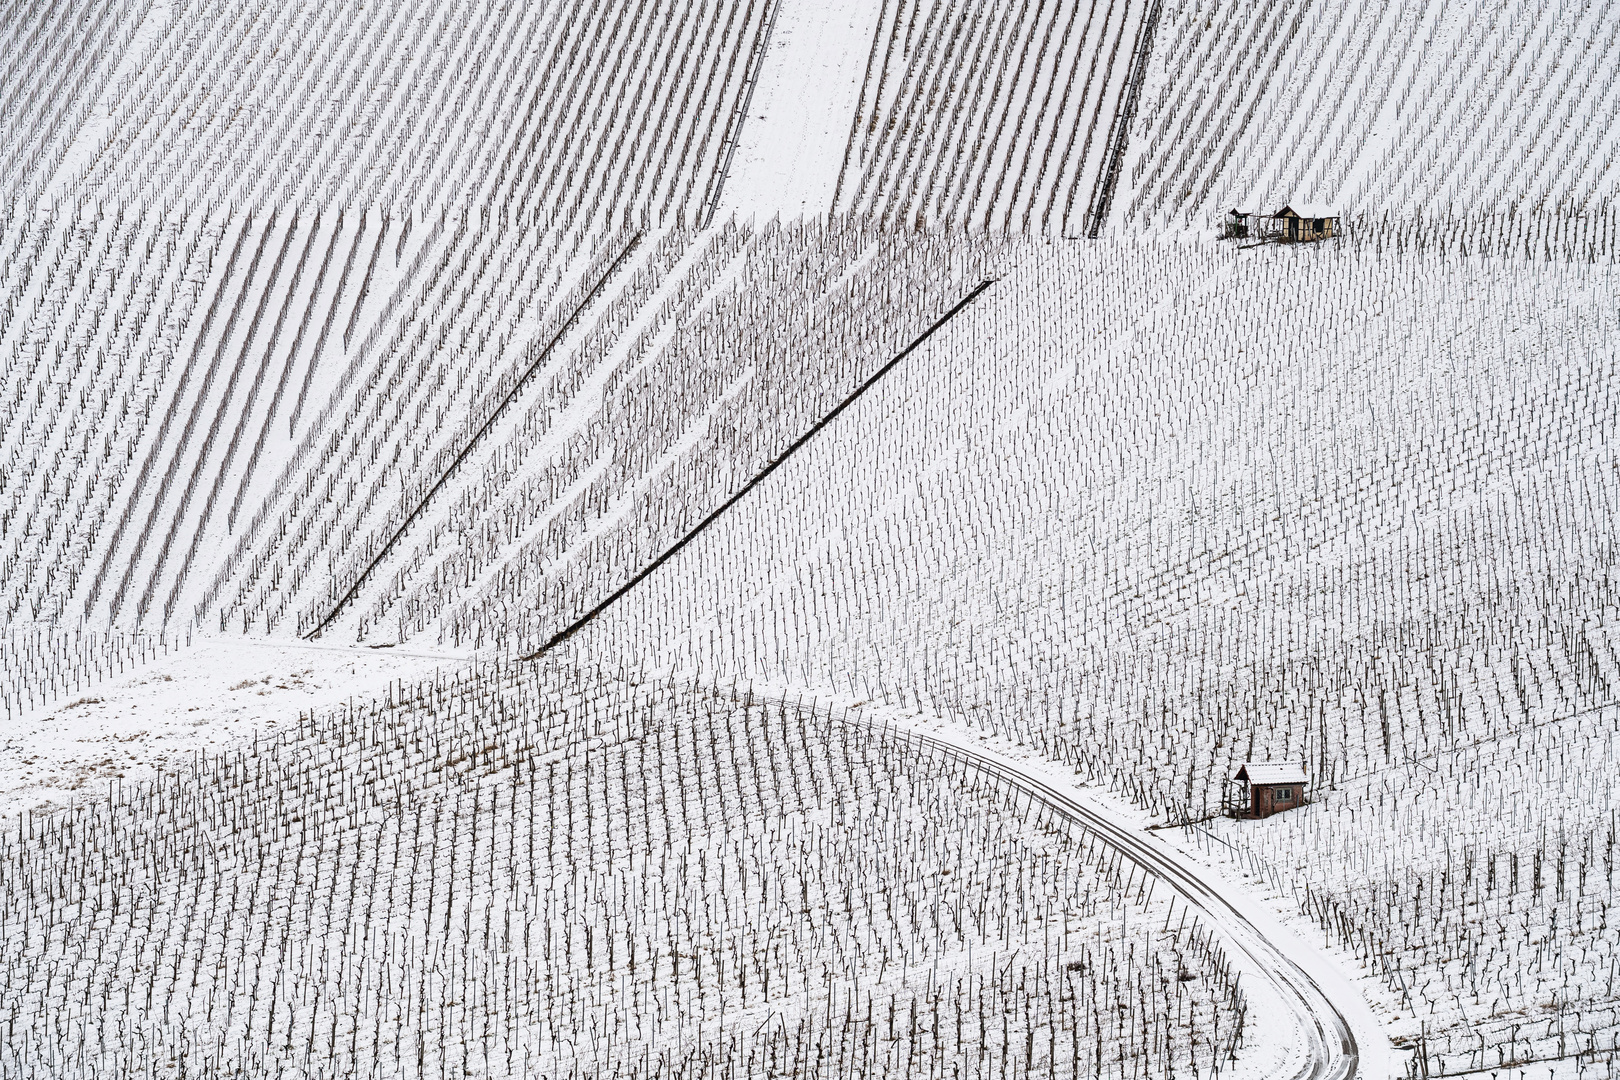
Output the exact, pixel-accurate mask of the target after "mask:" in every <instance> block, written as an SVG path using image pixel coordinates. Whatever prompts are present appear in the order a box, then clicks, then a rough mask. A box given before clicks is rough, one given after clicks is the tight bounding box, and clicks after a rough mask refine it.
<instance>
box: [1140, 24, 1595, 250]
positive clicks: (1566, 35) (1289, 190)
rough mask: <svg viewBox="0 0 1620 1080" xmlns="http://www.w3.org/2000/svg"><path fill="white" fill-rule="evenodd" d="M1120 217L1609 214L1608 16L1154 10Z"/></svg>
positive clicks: (1199, 220)
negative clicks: (1156, 28) (1260, 212)
mask: <svg viewBox="0 0 1620 1080" xmlns="http://www.w3.org/2000/svg"><path fill="white" fill-rule="evenodd" d="M1163 18H1164V25H1163V27H1162V28H1161V30H1160V34H1159V40H1160V41H1161V42H1162V46H1161V47H1160V48H1158V49H1156V50H1155V53H1154V57H1153V60H1152V62H1151V64H1150V65H1149V69H1148V73H1147V76H1146V80H1145V81H1146V87H1145V90H1144V93H1143V108H1142V111H1141V114H1140V116H1139V117H1138V118H1137V126H1136V130H1135V131H1133V133H1132V142H1131V150H1130V165H1129V168H1128V181H1127V186H1128V188H1129V191H1130V196H1129V201H1128V204H1127V200H1126V199H1125V198H1124V196H1123V195H1122V197H1121V199H1120V204H1121V209H1122V210H1123V211H1124V214H1123V217H1122V219H1121V220H1122V221H1123V222H1130V223H1132V224H1146V223H1150V222H1175V223H1189V224H1192V225H1194V226H1198V227H1208V226H1211V225H1213V224H1215V223H1216V222H1217V221H1218V220H1219V217H1220V215H1222V214H1224V213H1225V212H1226V211H1227V210H1231V209H1233V208H1235V207H1240V206H1241V207H1255V208H1262V209H1264V210H1266V211H1267V212H1270V211H1274V210H1277V209H1280V208H1281V207H1282V206H1284V205H1286V204H1287V203H1288V202H1289V201H1290V200H1305V201H1316V202H1326V203H1330V204H1334V205H1336V206H1337V208H1338V209H1340V210H1341V211H1342V212H1344V213H1347V214H1352V215H1355V216H1356V217H1358V218H1362V219H1366V218H1375V217H1381V216H1384V215H1391V216H1394V217H1396V218H1398V219H1404V218H1408V217H1411V216H1413V215H1426V216H1430V217H1434V216H1452V217H1456V218H1459V219H1467V218H1470V217H1473V216H1476V215H1479V214H1491V213H1501V212H1505V211H1508V210H1514V211H1517V212H1519V213H1526V212H1543V213H1555V214H1557V215H1563V216H1571V215H1573V216H1597V217H1599V218H1602V219H1604V220H1606V221H1608V222H1611V223H1612V222H1613V220H1614V217H1615V215H1616V213H1617V212H1620V208H1617V203H1616V198H1617V194H1620V189H1617V184H1620V169H1617V168H1616V155H1617V154H1620V124H1617V123H1616V121H1617V119H1620V87H1617V83H1616V80H1615V78H1614V70H1615V54H1616V50H1617V48H1620V10H1617V9H1616V8H1615V6H1614V5H1612V4H1573V3H1566V2H1564V0H1505V2H1502V3H1490V4H1446V3H1441V2H1440V0H1421V2H1418V3H1385V2H1367V0H1280V2H1278V3H1268V4H1249V3H1241V2H1220V3H1193V2H1179V3H1168V4H1166V5H1165V12H1164V17H1163Z"/></svg>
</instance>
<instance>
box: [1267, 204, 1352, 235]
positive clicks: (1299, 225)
mask: <svg viewBox="0 0 1620 1080" xmlns="http://www.w3.org/2000/svg"><path fill="white" fill-rule="evenodd" d="M1271 217H1272V221H1273V222H1274V223H1275V224H1276V228H1277V237H1278V239H1280V240H1326V239H1327V238H1328V237H1330V236H1337V235H1339V212H1338V211H1337V210H1335V209H1333V208H1332V207H1331V206H1328V205H1326V204H1321V203H1291V204H1290V205H1288V206H1285V207H1283V208H1282V209H1281V210H1279V211H1277V212H1276V213H1275V214H1273V215H1271Z"/></svg>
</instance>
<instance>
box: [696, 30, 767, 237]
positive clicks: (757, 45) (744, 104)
mask: <svg viewBox="0 0 1620 1080" xmlns="http://www.w3.org/2000/svg"><path fill="white" fill-rule="evenodd" d="M781 11H782V0H774V2H773V3H772V4H771V13H770V16H769V17H767V18H766V20H765V25H764V26H762V27H760V32H759V37H758V38H756V39H755V40H754V47H753V49H752V50H750V52H749V56H748V70H747V72H746V74H745V77H746V78H747V80H748V85H747V86H746V87H744V89H743V92H742V100H740V101H738V102H737V104H736V105H735V106H734V107H733V108H732V112H731V118H730V120H729V121H728V122H727V124H726V134H725V148H726V152H725V154H724V155H723V156H721V158H720V160H719V162H717V163H716V169H715V174H714V177H713V178H712V179H711V181H710V182H711V183H712V184H713V185H714V195H713V196H712V197H710V198H708V199H705V200H704V203H705V206H704V208H703V215H702V220H701V221H700V222H699V224H698V228H700V229H707V228H708V227H709V223H710V222H711V221H713V220H714V212H715V210H717V209H718V208H719V206H720V195H721V193H722V192H723V191H725V187H726V174H727V173H729V172H731V158H732V155H733V154H735V153H736V152H737V144H738V143H739V142H741V141H742V129H743V125H744V124H746V123H747V122H748V110H749V108H750V107H751V106H752V105H753V102H754V87H755V86H756V85H758V83H759V76H760V73H761V72H762V71H764V70H765V55H766V54H767V53H769V52H770V51H771V35H772V34H774V33H775V32H776V16H777V15H778V14H780V13H781Z"/></svg>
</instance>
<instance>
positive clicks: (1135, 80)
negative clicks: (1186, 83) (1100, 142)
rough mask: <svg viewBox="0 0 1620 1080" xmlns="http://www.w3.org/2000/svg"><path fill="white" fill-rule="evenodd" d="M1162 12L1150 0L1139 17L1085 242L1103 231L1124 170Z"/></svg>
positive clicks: (1161, 4)
mask: <svg viewBox="0 0 1620 1080" xmlns="http://www.w3.org/2000/svg"><path fill="white" fill-rule="evenodd" d="M1163 9H1164V0H1153V6H1152V7H1151V8H1149V9H1148V11H1147V14H1146V15H1144V16H1142V25H1141V27H1140V28H1139V29H1138V30H1137V33H1136V47H1135V48H1134V49H1132V50H1131V66H1130V69H1129V70H1128V71H1127V72H1126V74H1125V93H1124V96H1123V97H1122V98H1121V99H1120V103H1119V111H1118V112H1116V113H1114V122H1113V124H1112V125H1111V126H1110V128H1109V132H1108V145H1107V147H1106V149H1105V150H1104V154H1105V156H1104V158H1103V164H1102V171H1101V172H1100V173H1098V175H1097V188H1096V190H1095V191H1094V192H1093V193H1092V196H1091V208H1090V209H1089V210H1088V211H1087V212H1086V222H1085V233H1086V239H1088V240H1095V239H1097V236H1098V234H1099V233H1101V232H1102V225H1103V221H1104V219H1106V218H1107V217H1108V208H1109V206H1110V205H1112V204H1113V201H1114V189H1115V188H1116V187H1118V186H1119V174H1120V173H1121V172H1122V171H1123V170H1124V168H1125V146H1126V143H1127V142H1128V141H1129V139H1130V131H1131V117H1133V116H1134V115H1136V104H1137V100H1138V99H1139V98H1140V97H1141V95H1142V80H1143V79H1144V78H1145V77H1146V75H1147V65H1148V60H1149V59H1150V58H1151V57H1152V55H1153V35H1154V32H1155V31H1156V30H1157V29H1158V28H1159V14H1160V12H1161V11H1162V10H1163Z"/></svg>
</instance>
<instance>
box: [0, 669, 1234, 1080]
mask: <svg viewBox="0 0 1620 1080" xmlns="http://www.w3.org/2000/svg"><path fill="white" fill-rule="evenodd" d="M221 820H228V821H229V822H230V823H231V828H230V829H229V831H228V833H221V832H220V831H219V829H218V824H217V823H218V822H220V821H221ZM91 850H93V851H94V852H95V853H96V854H95V855H93V856H91V857H89V858H83V859H81V858H80V857H79V856H78V854H77V853H79V852H81V851H91ZM58 860H70V861H71V863H72V865H73V870H72V871H70V872H69V873H68V874H67V875H65V876H64V875H63V874H62V873H61V872H60V870H59V868H58ZM0 865H4V867H5V873H4V879H5V880H6V881H7V883H8V888H7V894H6V897H5V902H4V903H3V904H0V942H3V943H4V945H3V946H0V947H3V948H4V954H3V956H4V959H5V961H6V966H5V968H4V969H3V977H4V979H5V986H6V997H7V1002H8V1014H7V1015H8V1019H7V1037H6V1039H5V1040H4V1042H3V1045H0V1062H4V1063H5V1067H6V1070H7V1072H8V1073H10V1074H15V1075H29V1074H32V1073H36V1072H39V1071H42V1070H43V1071H46V1072H52V1073H54V1072H55V1071H56V1070H57V1066H58V1065H59V1064H60V1059H58V1058H55V1057H53V1056H52V1055H53V1054H64V1055H67V1056H69V1057H70V1058H71V1060H72V1061H73V1062H74V1065H73V1066H72V1069H71V1071H72V1073H73V1075H82V1076H99V1075H112V1076H127V1075H129V1074H130V1072H131V1070H135V1069H138V1068H141V1067H142V1066H143V1065H144V1063H147V1062H152V1061H165V1062H179V1063H181V1066H182V1068H183V1070H184V1071H185V1072H186V1073H187V1074H188V1075H198V1074H202V1075H223V1074H226V1073H230V1074H233V1075H271V1074H275V1075H287V1073H288V1072H289V1071H296V1072H297V1073H298V1074H300V1075H308V1076H332V1075H355V1074H357V1073H365V1074H367V1075H397V1074H408V1075H422V1074H423V1073H425V1072H436V1071H438V1070H440V1069H454V1070H457V1071H463V1070H465V1071H467V1072H469V1073H473V1074H489V1073H494V1074H499V1075H548V1076H584V1075H593V1076H594V1075H597V1074H598V1072H600V1073H601V1074H603V1075H614V1076H651V1075H659V1076H668V1075H680V1076H692V1075H730V1074H733V1073H736V1074H738V1075H751V1076H752V1075H766V1074H767V1073H770V1074H779V1073H782V1072H785V1071H789V1070H792V1069H794V1068H805V1067H807V1066H806V1065H805V1064H804V1063H806V1062H811V1061H814V1062H818V1063H820V1064H818V1065H817V1066H816V1067H815V1068H816V1072H817V1073H818V1074H825V1075H850V1074H855V1075H877V1074H880V1073H881V1074H886V1075H899V1074H901V1073H905V1074H908V1075H934V1076H952V1075H987V1076H988V1075H995V1074H996V1070H997V1069H998V1068H1000V1069H1005V1068H1006V1067H1007V1062H1008V1060H1009V1058H1011V1059H1014V1060H1020V1061H1023V1062H1026V1063H1027V1064H1028V1065H1032V1066H1034V1067H1036V1068H1037V1069H1039V1070H1040V1071H1042V1072H1047V1071H1052V1072H1062V1073H1063V1074H1065V1075H1069V1074H1071V1073H1078V1072H1080V1071H1082V1070H1084V1072H1085V1074H1086V1075H1092V1076H1134V1075H1140V1074H1141V1073H1142V1071H1143V1070H1144V1069H1146V1070H1147V1071H1149V1072H1151V1073H1153V1074H1156V1075H1157V1074H1164V1073H1167V1072H1170V1071H1173V1070H1174V1068H1175V1066H1176V1065H1177V1064H1180V1065H1181V1066H1182V1067H1185V1068H1194V1067H1202V1068H1207V1067H1208V1065H1209V1064H1210V1063H1211V1062H1212V1061H1214V1060H1218V1059H1219V1058H1220V1057H1221V1056H1223V1055H1224V1054H1225V1053H1226V1052H1227V1051H1228V1050H1229V1049H1230V1047H1231V1046H1232V1044H1233V1040H1234V1038H1235V1036H1236V1035H1237V1033H1238V1031H1239V1030H1240V1028H1239V1025H1240V1022H1241V1021H1240V1013H1241V1010H1242V1008H1243V1001H1242V996H1241V994H1240V993H1239V992H1238V989H1237V986H1236V983H1235V980H1234V979H1233V978H1232V977H1231V975H1230V972H1229V970H1228V966H1227V962H1226V960H1225V958H1224V957H1223V956H1222V955H1221V953H1220V951H1219V948H1218V946H1216V945H1214V944H1212V942H1211V940H1210V938H1209V935H1208V932H1207V930H1205V929H1204V928H1202V927H1200V926H1199V925H1198V923H1197V921H1196V919H1194V920H1189V919H1188V918H1187V916H1186V912H1185V911H1181V912H1180V913H1179V921H1178V920H1177V919H1176V918H1175V916H1176V915H1177V912H1175V911H1174V910H1172V909H1171V906H1170V905H1169V904H1168V902H1167V901H1165V900H1164V899H1162V898H1160V899H1154V898H1152V897H1151V896H1150V895H1149V894H1148V892H1147V890H1144V889H1143V888H1142V884H1143V882H1142V877H1141V875H1140V873H1139V872H1136V871H1134V870H1127V869H1126V868H1124V867H1122V866H1121V865H1120V864H1119V862H1118V860H1117V859H1114V860H1110V859H1109V858H1108V856H1107V849H1103V848H1099V847H1098V846H1097V845H1095V843H1094V842H1093V840H1092V839H1091V838H1090V837H1088V836H1086V835H1085V834H1083V833H1079V832H1075V831H1071V830H1069V829H1068V828H1066V827H1065V826H1064V825H1063V824H1061V823H1059V822H1054V821H1053V820H1052V819H1050V818H1046V819H1043V818H1042V815H1041V813H1040V812H1039V810H1038V809H1036V808H1032V807H1031V806H1030V805H1029V804H1028V802H1027V801H1026V802H1024V803H1023V804H1022V805H1020V801H1019V799H1018V798H1017V797H1016V796H1015V794H1013V793H1012V792H1010V791H1006V790H1002V789H1001V788H1000V787H999V785H998V783H997V782H996V781H994V780H992V779H990V778H986V777H976V776H975V775H974V774H973V773H972V772H971V771H969V770H965V769H963V768H962V767H961V766H960V764H953V763H952V762H951V761H950V760H949V759H945V758H942V757H937V756H935V755H933V754H932V753H929V752H925V751H921V750H918V749H916V748H914V747H910V746H908V745H907V744H903V743H901V742H899V741H897V740H894V739H893V738H891V737H889V736H886V735H884V734H883V733H881V732H880V731H869V730H867V729H865V728H863V727H860V726H858V725H854V724H850V723H841V722H839V721H837V720H836V719H834V718H833V717H830V716H828V715H827V714H826V713H825V712H824V711H823V712H813V711H812V710H811V708H810V707H809V706H800V705H797V704H795V703H791V702H769V701H756V700H754V699H753V698H752V697H751V696H748V695H734V694H732V692H731V691H729V690H716V689H713V688H704V687H700V686H678V685H660V684H656V683H647V684H637V683H634V682H626V681H624V680H622V679H619V678H612V677H603V676H597V675H591V674H583V673H581V672H579V671H578V670H561V671H559V670H557V669H546V668H541V667H537V666H535V665H522V666H521V667H518V668H511V667H503V668H489V667H485V668H482V669H478V670H475V671H473V672H469V673H465V674H462V675H458V676H456V677H453V678H449V679H437V680H434V681H432V682H424V683H421V684H418V685H414V686H406V685H403V684H402V685H401V686H400V687H398V688H396V689H394V690H391V691H390V692H389V694H388V695H387V697H386V698H384V699H381V700H374V701H373V702H371V703H370V704H368V705H364V706H360V707H355V708H344V709H340V710H335V711H330V712H327V713H325V714H323V715H319V716H311V717H308V718H307V719H305V720H304V722H302V723H301V724H300V725H299V726H298V728H297V730H296V731H292V732H282V733H279V734H278V735H276V736H273V737H268V738H257V739H254V740H253V741H252V742H251V743H249V744H247V745H245V746H244V747H242V748H241V749H239V750H235V751H231V752H226V753H223V754H216V755H214V756H212V757H208V758H206V759H205V758H203V757H201V756H199V758H198V759H197V760H196V761H195V762H194V763H193V765H192V767H190V768H186V769H182V770H180V771H179V773H178V775H171V776H168V777H164V778H162V779H160V780H159V781H157V782H154V783H149V784H140V785H115V786H114V787H113V789H112V793H111V796H110V798H109V799H108V800H106V801H105V802H100V803H96V804H93V805H91V806H87V807H81V808H79V809H77V810H74V811H72V812H69V813H66V814H62V815H57V816H55V817H53V818H50V819H46V820H43V821H39V820H35V821H27V822H25V823H24V825H23V827H22V831H21V832H20V833H16V834H13V835H11V836H8V837H7V838H6V840H5V841H4V842H3V844H0ZM1169 928H1173V930H1171V929H1169ZM64 960H65V961H66V962H65V964H64V965H63V973H62V975H61V976H57V977H51V976H52V975H53V974H54V973H55V971H56V968H57V966H58V964H61V963H62V961H64ZM1139 973H1141V974H1143V975H1146V976H1147V977H1146V978H1141V979H1138V977H1137V976H1138V974H1139ZM362 1017H364V1018H365V1019H364V1020H363V1021H362V1020H361V1018H362ZM829 1059H830V1060H829ZM795 1063H799V1064H797V1065H795ZM165 1071H167V1070H165Z"/></svg>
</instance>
